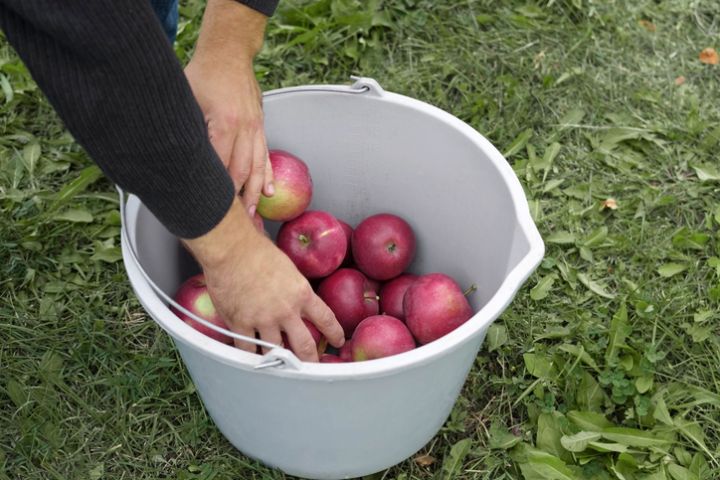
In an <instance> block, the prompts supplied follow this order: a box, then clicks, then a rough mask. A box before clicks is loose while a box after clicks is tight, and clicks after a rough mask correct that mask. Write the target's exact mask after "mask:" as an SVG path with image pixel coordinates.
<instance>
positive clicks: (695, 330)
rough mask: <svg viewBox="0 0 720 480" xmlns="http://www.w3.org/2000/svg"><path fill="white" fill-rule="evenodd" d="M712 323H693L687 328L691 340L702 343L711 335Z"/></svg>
mask: <svg viewBox="0 0 720 480" xmlns="http://www.w3.org/2000/svg"><path fill="white" fill-rule="evenodd" d="M713 329H714V325H702V324H697V323H695V324H693V325H690V326H689V328H687V330H686V331H687V333H688V335H690V336H691V337H692V340H693V342H695V343H702V342H704V341H705V340H707V339H708V338H710V335H712V332H713Z"/></svg>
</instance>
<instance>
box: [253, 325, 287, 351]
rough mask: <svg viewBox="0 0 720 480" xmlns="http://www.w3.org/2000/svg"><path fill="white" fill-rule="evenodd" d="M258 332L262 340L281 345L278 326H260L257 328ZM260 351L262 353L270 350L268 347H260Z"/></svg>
mask: <svg viewBox="0 0 720 480" xmlns="http://www.w3.org/2000/svg"><path fill="white" fill-rule="evenodd" d="M258 333H259V334H260V340H264V341H266V342H269V343H273V344H275V345H282V334H281V333H280V329H279V328H278V327H274V328H262V329H259V330H258ZM262 351H263V353H267V352H269V351H270V348H267V347H262Z"/></svg>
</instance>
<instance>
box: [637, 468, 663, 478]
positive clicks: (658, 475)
mask: <svg viewBox="0 0 720 480" xmlns="http://www.w3.org/2000/svg"><path fill="white" fill-rule="evenodd" d="M638 480H668V478H667V476H666V475H665V469H664V468H662V467H660V468H658V469H657V470H655V471H654V472H652V473H648V474H646V475H642V476H640V477H638Z"/></svg>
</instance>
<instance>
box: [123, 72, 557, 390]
mask: <svg viewBox="0 0 720 480" xmlns="http://www.w3.org/2000/svg"><path fill="white" fill-rule="evenodd" d="M350 91H352V90H351V88H350V87H348V86H345V85H306V86H297V87H286V88H281V89H275V90H269V91H267V92H265V93H264V97H266V98H267V99H268V100H270V97H273V98H277V97H278V96H280V95H284V94H295V95H297V94H304V95H317V94H323V95H327V94H328V93H330V94H333V93H337V94H343V93H348V92H350ZM352 93H357V91H352ZM359 96H363V97H366V98H368V99H372V100H374V101H382V102H390V103H395V104H399V105H402V106H405V107H408V108H413V109H415V110H417V111H418V112H419V113H422V114H425V115H429V116H431V117H434V118H436V119H438V120H441V121H443V122H445V123H447V124H448V125H449V126H451V127H453V128H455V129H457V130H458V131H459V132H460V133H462V134H463V135H464V136H466V137H467V138H468V140H470V141H472V142H473V143H474V144H475V145H476V146H477V147H478V148H479V149H481V150H482V151H484V152H485V154H486V155H487V157H488V159H489V160H490V162H492V164H493V166H494V167H495V168H496V169H497V170H498V173H499V174H500V176H501V178H502V179H503V181H504V182H505V185H506V186H507V188H508V191H509V193H510V197H511V201H512V207H513V211H514V213H515V224H516V227H517V228H518V229H519V230H520V234H522V235H523V236H524V237H525V240H526V241H527V243H528V245H529V249H528V251H527V253H526V254H525V255H524V256H523V257H522V258H521V259H520V260H519V261H518V262H517V264H516V265H515V266H514V267H513V268H512V269H511V270H510V272H508V274H507V275H506V277H505V279H504V280H503V281H502V283H501V284H500V286H499V288H498V289H497V290H496V292H495V293H494V294H493V295H492V296H491V298H490V299H489V300H488V301H487V302H486V303H485V305H484V306H483V307H482V308H481V309H480V310H478V311H477V312H476V313H475V314H474V315H473V316H472V317H471V318H470V319H469V320H468V321H467V322H465V323H464V324H462V325H461V326H460V327H458V328H456V329H455V330H453V331H452V332H450V333H448V334H447V335H445V336H443V337H442V338H439V339H437V340H435V341H433V342H431V343H429V344H426V345H421V346H420V347H417V348H415V349H413V350H410V351H408V352H405V353H401V354H398V355H393V356H390V357H386V358H381V359H376V360H369V361H364V362H351V363H335V364H324V363H307V362H302V363H301V367H300V368H299V369H292V368H265V369H262V370H255V367H256V366H257V365H259V364H260V363H262V362H263V360H264V357H263V356H262V355H257V354H254V353H249V352H245V351H243V350H240V349H237V348H235V347H233V346H229V345H225V344H222V343H220V342H217V341H214V340H212V339H210V338H209V337H206V336H205V335H203V334H202V333H200V332H198V331H197V330H195V329H194V328H192V327H190V326H189V325H187V324H186V323H185V322H183V321H182V320H180V319H179V318H178V317H177V316H176V315H175V314H174V313H172V311H171V310H170V309H169V308H168V306H167V305H166V304H165V302H164V301H162V299H161V298H160V297H159V296H158V295H157V294H155V292H153V291H152V289H151V288H150V285H149V284H148V282H147V281H146V280H145V279H144V278H143V276H142V275H141V274H140V270H139V266H138V265H137V264H135V262H134V261H133V259H132V256H131V255H130V254H129V246H128V245H127V244H126V242H125V238H123V239H122V240H121V249H122V256H123V263H124V265H125V269H126V271H127V274H128V278H129V280H130V283H131V285H132V287H133V289H134V290H135V293H136V295H137V297H138V299H139V300H140V302H141V304H142V305H143V307H144V308H145V310H146V311H147V312H148V314H149V315H150V316H151V317H152V318H153V320H154V321H155V322H157V323H158V324H159V325H160V326H161V327H162V328H163V329H164V330H165V331H166V332H167V333H168V334H170V336H171V337H173V339H175V340H176V341H180V342H183V343H185V344H187V345H189V346H191V347H192V348H194V349H196V350H199V351H201V352H202V353H203V354H204V355H207V356H209V357H212V358H213V359H214V360H217V361H219V362H221V363H224V364H227V365H231V366H234V367H237V368H241V369H243V370H253V371H255V372H257V373H258V374H262V375H276V376H281V377H292V378H306V379H317V380H340V379H356V380H357V379H359V378H361V377H379V376H385V375H390V374H393V373H396V372H398V371H400V370H405V369H408V368H411V367H419V366H422V365H424V364H427V363H429V362H432V361H434V360H435V359H436V358H439V357H442V356H445V355H446V354H449V353H450V352H452V351H454V350H455V349H457V348H459V347H460V346H461V345H463V344H465V343H466V342H469V341H472V340H473V339H474V338H475V337H476V336H478V335H480V334H483V333H484V332H485V331H486V329H487V327H488V326H489V325H490V324H491V323H492V322H493V321H494V320H495V319H497V318H498V317H499V316H500V314H501V313H502V311H503V310H504V309H505V308H506V307H507V306H508V305H509V304H510V303H511V302H512V300H513V298H514V297H515V295H516V294H517V292H518V291H519V289H520V287H521V286H522V285H523V283H524V282H525V280H527V278H528V277H529V276H530V275H531V274H532V272H533V271H534V270H535V268H536V267H537V266H538V265H539V264H540V262H541V261H542V258H543V256H544V253H545V245H544V243H543V240H542V238H541V236H540V233H539V231H538V229H537V226H536V225H535V222H534V221H533V219H532V217H531V215H530V209H529V206H528V202H527V197H526V196H525V192H524V191H523V188H522V186H521V184H520V180H519V179H518V177H517V176H516V175H515V173H514V171H513V170H512V168H511V167H510V165H509V163H508V162H507V160H506V159H505V157H503V155H502V154H501V153H500V151H499V150H498V149H497V148H495V146H493V145H492V143H490V141H489V140H487V139H486V138H485V137H484V136H483V135H482V134H481V133H480V132H478V131H477V130H475V129H474V128H472V127H471V126H470V125H468V124H467V123H465V122H463V121H462V120H460V119H459V118H457V117H455V116H454V115H452V114H450V113H448V112H446V111H444V110H442V109H440V108H438V107H435V106H433V105H430V104H428V103H426V102H423V101H421V100H418V99H415V98H412V97H408V96H405V95H401V94H397V93H392V92H388V91H382V92H381V93H380V94H378V93H377V92H373V95H369V96H365V95H362V94H361V95H359ZM141 206H142V202H141V201H140V199H139V198H138V197H137V196H135V195H130V196H129V198H128V202H127V207H126V214H127V217H128V223H129V225H124V224H123V225H122V227H121V228H123V229H126V233H127V237H126V238H128V239H130V241H132V242H133V245H134V246H135V247H137V245H136V235H135V225H136V222H137V218H138V214H139V211H140V208H141ZM141 291H142V292H144V293H143V295H141V294H140V292H141Z"/></svg>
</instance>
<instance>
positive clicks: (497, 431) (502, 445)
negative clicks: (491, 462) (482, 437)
mask: <svg viewBox="0 0 720 480" xmlns="http://www.w3.org/2000/svg"><path fill="white" fill-rule="evenodd" d="M488 433H489V434H490V439H489V442H488V443H489V446H490V448H491V449H493V450H508V449H510V448H512V447H514V446H515V445H517V444H518V443H520V440H522V438H520V437H516V436H515V435H513V434H512V433H510V432H508V430H507V428H505V426H504V425H502V424H501V423H499V422H493V423H492V425H490V431H489V432H488Z"/></svg>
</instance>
